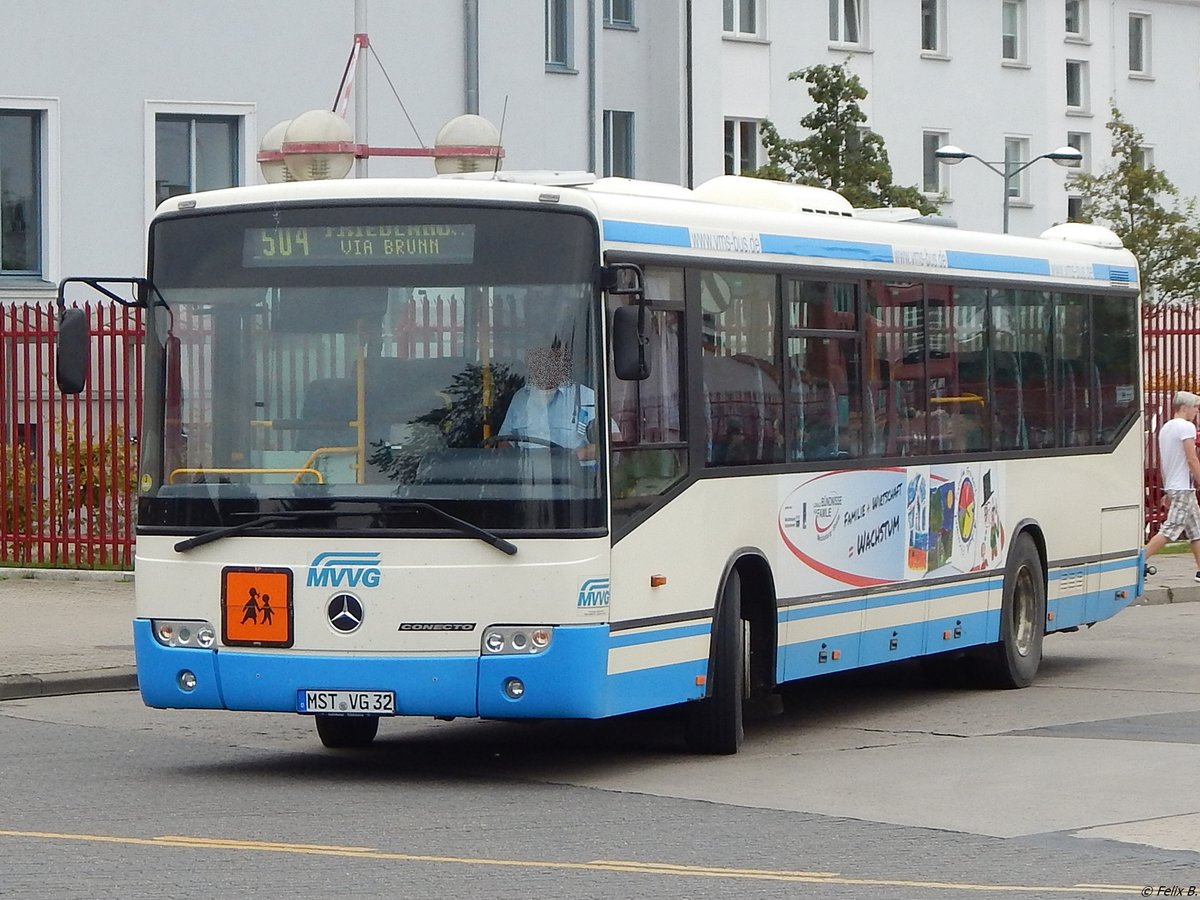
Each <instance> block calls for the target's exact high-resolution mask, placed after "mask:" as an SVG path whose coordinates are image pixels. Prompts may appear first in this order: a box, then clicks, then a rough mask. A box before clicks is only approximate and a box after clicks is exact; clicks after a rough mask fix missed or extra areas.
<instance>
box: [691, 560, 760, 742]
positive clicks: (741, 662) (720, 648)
mask: <svg viewBox="0 0 1200 900" xmlns="http://www.w3.org/2000/svg"><path fill="white" fill-rule="evenodd" d="M745 629H746V623H745V622H744V621H743V620H742V582H741V579H740V578H739V577H738V573H737V570H736V569H735V570H734V571H732V572H730V573H729V578H728V580H726V582H725V588H724V590H723V591H722V593H721V602H720V604H719V607H718V610H717V619H716V620H715V621H714V622H713V654H712V665H711V666H710V667H709V678H710V679H711V684H710V692H709V695H708V697H706V698H705V699H703V700H695V701H693V702H691V703H689V704H688V705H687V707H686V713H687V724H686V726H685V736H686V739H687V745H688V748H689V749H690V750H692V751H693V752H694V753H713V754H726V755H728V754H730V753H737V751H738V747H740V746H741V743H742V737H743V735H744V734H745V731H744V725H743V722H742V703H743V700H744V698H745V692H746V666H745V663H746V631H745Z"/></svg>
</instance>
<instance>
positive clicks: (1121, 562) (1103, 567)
mask: <svg viewBox="0 0 1200 900" xmlns="http://www.w3.org/2000/svg"><path fill="white" fill-rule="evenodd" d="M1137 566H1138V558H1137V557H1136V556H1131V557H1129V558H1128V559H1114V560H1109V561H1108V562H1102V563H1100V566H1099V568H1098V569H1097V571H1098V572H1117V571H1120V570H1121V569H1134V570H1135V571H1136V569H1137Z"/></svg>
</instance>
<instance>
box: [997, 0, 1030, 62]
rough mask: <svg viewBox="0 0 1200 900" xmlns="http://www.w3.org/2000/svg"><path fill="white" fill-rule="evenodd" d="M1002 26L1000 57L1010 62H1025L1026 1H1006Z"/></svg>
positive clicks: (1002, 13)
mask: <svg viewBox="0 0 1200 900" xmlns="http://www.w3.org/2000/svg"><path fill="white" fill-rule="evenodd" d="M1000 26H1001V27H1000V32H1001V41H1000V56H1001V57H1002V58H1003V59H1005V60H1008V61H1009V62H1024V61H1025V0H1004V5H1003V7H1002V12H1001V23H1000Z"/></svg>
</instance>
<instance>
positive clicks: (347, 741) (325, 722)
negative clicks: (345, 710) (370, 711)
mask: <svg viewBox="0 0 1200 900" xmlns="http://www.w3.org/2000/svg"><path fill="white" fill-rule="evenodd" d="M378 732H379V719H378V717H376V716H317V737H319V738H320V739H321V743H322V744H324V745H325V746H326V747H329V748H331V749H335V750H337V749H343V748H349V747H365V746H367V745H368V744H370V743H371V741H373V740H375V735H376V734H377V733H378Z"/></svg>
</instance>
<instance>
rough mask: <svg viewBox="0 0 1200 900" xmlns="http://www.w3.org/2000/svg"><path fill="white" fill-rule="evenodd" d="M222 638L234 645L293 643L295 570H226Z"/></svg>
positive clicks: (279, 644)
mask: <svg viewBox="0 0 1200 900" xmlns="http://www.w3.org/2000/svg"><path fill="white" fill-rule="evenodd" d="M221 638H222V640H223V642H224V643H225V644H227V645H233V646H245V647H290V646H292V570H291V569H263V568H239V567H235V566H228V567H226V568H225V569H223V570H222V572H221Z"/></svg>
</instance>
